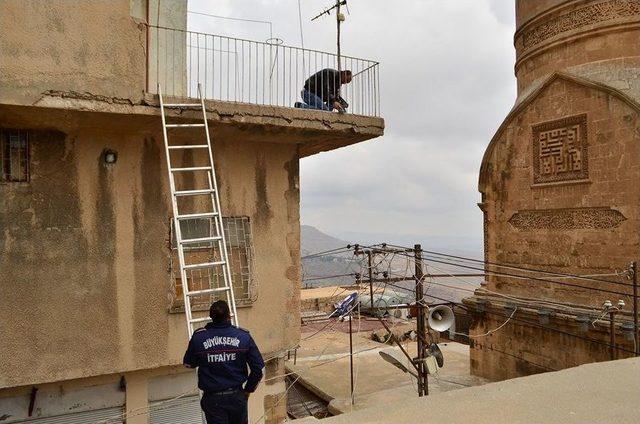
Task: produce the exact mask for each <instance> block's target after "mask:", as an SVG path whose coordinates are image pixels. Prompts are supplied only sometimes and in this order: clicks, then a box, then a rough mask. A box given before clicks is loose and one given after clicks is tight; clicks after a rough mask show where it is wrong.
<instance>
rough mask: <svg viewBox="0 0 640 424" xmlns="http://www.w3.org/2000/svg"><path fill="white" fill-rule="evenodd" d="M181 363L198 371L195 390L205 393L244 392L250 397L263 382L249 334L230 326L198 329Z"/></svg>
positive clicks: (256, 350) (214, 325) (210, 325)
mask: <svg viewBox="0 0 640 424" xmlns="http://www.w3.org/2000/svg"><path fill="white" fill-rule="evenodd" d="M183 362H184V364H185V365H186V366H188V367H190V368H195V367H198V387H199V388H200V390H202V391H204V392H221V391H223V390H227V389H244V390H245V391H247V392H250V393H251V392H253V391H254V390H255V389H256V387H257V386H258V383H259V382H260V380H261V379H262V368H264V361H263V360H262V355H261V354H260V351H259V350H258V347H257V346H256V343H255V342H254V341H253V338H251V335H250V334H249V332H248V331H247V330H244V329H242V328H238V327H234V326H233V325H231V323H230V322H225V323H220V324H213V323H209V324H207V325H206V326H205V327H204V328H199V329H197V330H196V331H195V332H194V333H193V336H192V337H191V340H190V341H189V346H188V347H187V351H186V352H185V354H184V360H183ZM247 365H248V367H249V369H250V370H251V372H250V373H249V372H248V370H247ZM245 382H246V383H247V384H246V385H245V386H244V388H243V386H242V385H243V384H244V383H245Z"/></svg>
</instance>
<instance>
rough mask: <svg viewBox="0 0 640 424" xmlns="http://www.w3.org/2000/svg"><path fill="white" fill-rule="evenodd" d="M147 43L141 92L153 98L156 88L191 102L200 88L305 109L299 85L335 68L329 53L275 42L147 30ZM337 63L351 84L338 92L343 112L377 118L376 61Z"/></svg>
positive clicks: (208, 93) (230, 98) (208, 94)
mask: <svg viewBox="0 0 640 424" xmlns="http://www.w3.org/2000/svg"><path fill="white" fill-rule="evenodd" d="M269 41H270V42H269ZM148 43H149V48H148V55H149V57H148V58H147V64H148V69H147V73H148V74H147V91H148V92H150V93H154V94H157V85H158V83H160V84H161V85H162V90H163V94H164V95H167V96H175V97H194V98H195V97H197V86H198V84H201V85H202V93H203V96H204V98H205V99H210V100H221V101H227V102H238V103H249V104H257V105H269V106H282V107H305V103H304V101H303V99H302V94H301V92H302V90H303V86H304V84H305V81H306V80H307V79H308V78H309V77H310V76H312V75H314V74H316V72H318V71H320V70H322V69H327V68H331V69H337V68H338V64H337V56H336V55H335V54H332V53H326V52H321V51H317V50H310V49H302V48H299V47H290V46H285V45H282V44H280V40H277V39H272V40H268V42H258V41H251V40H244V39H240V38H232V37H225V36H219V35H213V34H205V33H201V32H194V31H186V30H180V29H172V28H166V27H158V26H149V34H148ZM341 59H342V60H341V65H342V66H341V68H342V69H344V70H350V71H351V72H352V81H351V82H350V83H348V84H343V85H342V86H341V87H340V92H339V93H340V97H341V98H343V99H344V100H345V101H346V102H347V103H348V105H349V106H348V107H347V109H346V111H347V113H351V114H357V115H365V116H380V98H379V91H380V75H379V66H378V65H379V64H378V62H375V61H371V60H365V59H358V58H355V57H350V56H342V57H341ZM323 79H324V75H321V76H319V77H318V80H317V81H318V82H319V85H321V86H322V85H328V86H329V88H330V90H329V92H330V93H333V92H335V91H336V90H335V85H333V84H332V83H328V84H327V81H324V80H323ZM320 91H322V90H318V92H320ZM326 92H327V91H326V90H325V93H324V94H323V93H319V94H320V96H319V97H321V101H322V103H323V104H324V105H325V106H326V105H327V104H331V103H332V100H333V96H332V94H326ZM327 96H330V97H331V99H329V98H326V97H327ZM307 101H308V99H307Z"/></svg>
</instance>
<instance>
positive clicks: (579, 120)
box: [531, 114, 589, 184]
mask: <svg viewBox="0 0 640 424" xmlns="http://www.w3.org/2000/svg"><path fill="white" fill-rule="evenodd" d="M531 132H532V134H533V149H532V151H533V183H534V184H542V183H552V182H561V181H576V180H586V179H587V178H589V160H588V150H587V115H586V114H582V115H577V116H570V117H566V118H562V119H558V120H555V121H549V122H544V123H542V124H538V125H534V126H533V127H532V130H531Z"/></svg>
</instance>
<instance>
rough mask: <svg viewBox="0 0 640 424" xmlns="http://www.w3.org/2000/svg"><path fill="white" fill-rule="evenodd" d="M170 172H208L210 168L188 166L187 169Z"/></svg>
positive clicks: (173, 169)
mask: <svg viewBox="0 0 640 424" xmlns="http://www.w3.org/2000/svg"><path fill="white" fill-rule="evenodd" d="M170 170H171V172H189V171H210V170H211V167H210V166H190V167H188V168H171V169H170Z"/></svg>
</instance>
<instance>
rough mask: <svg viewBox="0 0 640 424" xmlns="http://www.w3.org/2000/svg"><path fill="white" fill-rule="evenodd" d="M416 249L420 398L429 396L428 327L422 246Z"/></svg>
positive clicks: (417, 360) (415, 246) (417, 359)
mask: <svg viewBox="0 0 640 424" xmlns="http://www.w3.org/2000/svg"><path fill="white" fill-rule="evenodd" d="M413 249H414V258H415V260H414V262H415V278H416V310H417V311H418V316H417V317H416V332H417V333H418V343H417V344H418V356H417V358H416V362H417V364H416V365H417V366H418V396H428V395H429V381H428V379H427V370H426V366H425V363H424V360H425V352H426V350H427V346H426V340H427V339H426V333H427V331H426V330H427V326H426V322H425V316H424V309H425V308H424V305H423V301H424V300H423V297H424V286H423V281H422V280H423V277H424V273H423V269H422V246H421V245H419V244H416V245H414V246H413Z"/></svg>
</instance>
